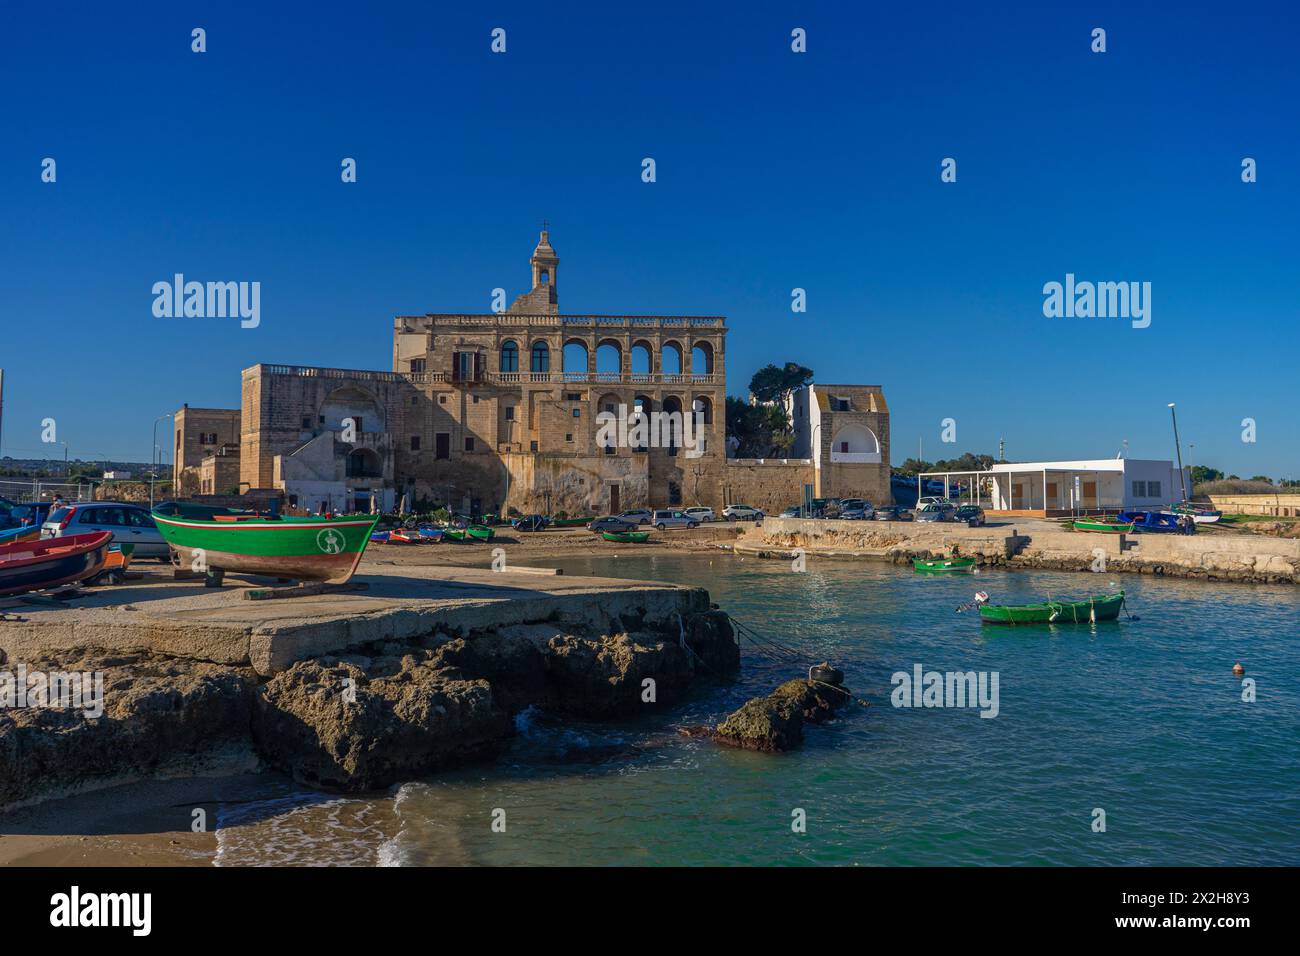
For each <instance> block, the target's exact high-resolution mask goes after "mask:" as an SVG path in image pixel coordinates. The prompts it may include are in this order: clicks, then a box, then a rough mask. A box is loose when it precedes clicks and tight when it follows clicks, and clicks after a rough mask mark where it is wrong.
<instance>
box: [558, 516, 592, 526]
mask: <svg viewBox="0 0 1300 956" xmlns="http://www.w3.org/2000/svg"><path fill="white" fill-rule="evenodd" d="M592 520H594V518H593V516H591V515H588V516H587V517H586V518H551V519H550V523H551V525H552V526H553V527H556V528H581V527H582V526H584V525H585V524H586V523H587V522H588V521H592Z"/></svg>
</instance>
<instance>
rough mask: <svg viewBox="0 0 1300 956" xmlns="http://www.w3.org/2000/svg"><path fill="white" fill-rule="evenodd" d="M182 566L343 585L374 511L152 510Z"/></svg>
mask: <svg viewBox="0 0 1300 956" xmlns="http://www.w3.org/2000/svg"><path fill="white" fill-rule="evenodd" d="M153 517H154V521H155V523H156V524H157V525H158V531H159V532H160V533H161V534H162V536H163V539H164V540H165V541H166V542H167V543H168V544H169V545H171V548H172V550H173V551H175V552H176V553H177V554H179V555H180V557H181V562H182V566H183V567H206V568H209V569H211V570H214V571H242V572H244V573H246V574H265V575H270V576H274V577H283V578H296V579H298V580H301V581H324V582H325V583H327V584H343V583H345V582H346V581H348V580H349V579H350V578H351V577H352V575H353V573H354V572H355V571H356V569H357V565H358V564H359V563H360V562H361V555H362V554H364V553H365V550H366V545H367V544H369V542H370V535H371V533H372V532H373V531H374V529H375V525H377V524H378V523H379V515H357V516H355V517H348V518H295V517H275V518H272V517H267V518H257V519H253V520H245V521H215V520H214V521H207V520H204V519H201V518H178V517H169V516H168V515H161V514H157V513H155V514H154V516H153Z"/></svg>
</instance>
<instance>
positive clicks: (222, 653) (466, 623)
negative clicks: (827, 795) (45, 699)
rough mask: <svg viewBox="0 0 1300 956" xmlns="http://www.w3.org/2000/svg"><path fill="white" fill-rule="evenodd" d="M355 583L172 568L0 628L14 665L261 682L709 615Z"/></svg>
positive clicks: (384, 572)
mask: <svg viewBox="0 0 1300 956" xmlns="http://www.w3.org/2000/svg"><path fill="white" fill-rule="evenodd" d="M354 580H357V581H364V582H365V583H367V584H368V585H369V587H368V589H367V590H365V591H360V592H354V593H342V594H321V595H311V596H307V597H302V598H292V599H286V600H280V601H246V600H244V598H243V594H242V591H243V590H244V588H245V587H254V586H259V587H264V586H265V585H266V580H265V579H257V578H252V577H249V578H246V579H245V578H236V577H234V576H231V575H228V576H227V577H226V584H227V586H226V587H225V588H222V589H210V588H205V587H203V585H202V582H178V581H173V580H171V578H170V572H169V571H167V570H164V569H161V568H160V569H158V570H157V571H154V570H152V569H151V570H150V572H149V573H148V574H147V576H146V577H145V578H144V579H143V580H141V581H139V582H132V583H128V584H125V585H119V586H117V587H111V588H100V589H96V590H94V591H92V592H90V593H89V594H88V595H87V596H86V597H84V598H79V599H77V600H75V601H73V602H71V606H68V607H61V608H49V607H32V608H30V609H27V608H24V609H22V610H20V611H19V612H18V613H19V614H20V615H21V616H22V617H23V618H25V620H24V621H21V622H15V621H3V622H0V650H2V651H4V653H5V654H6V655H7V657H8V659H9V660H10V661H18V660H22V659H25V658H29V657H33V656H35V655H37V654H39V653H44V652H50V651H57V650H61V649H66V648H70V647H103V648H107V649H110V650H123V651H125V650H129V649H135V648H141V647H144V648H149V649H151V650H154V651H157V652H160V653H165V654H170V655H173V656H176V657H184V658H190V659H195V660H204V661H213V662H215V663H223V664H249V665H252V667H254V668H255V669H256V670H257V671H258V672H259V673H262V674H271V673H274V672H276V671H279V670H283V669H285V668H286V667H288V666H289V665H291V664H292V663H293V662H294V661H298V660H303V659H305V658H308V657H315V656H318V655H321V654H329V653H337V652H341V651H344V650H346V649H348V648H350V647H355V646H357V645H359V644H364V643H367V642H370V641H376V640H404V639H411V638H417V637H422V636H425V635H428V634H431V633H433V632H434V631H435V630H438V631H445V632H448V633H450V634H454V635H464V634H467V633H469V632H471V631H475V630H480V629H485V628H496V627H503V626H509V625H513V624H532V623H537V622H540V621H547V620H555V621H560V622H571V623H575V624H578V623H581V624H584V625H588V626H590V625H593V624H596V625H600V626H608V627H609V629H610V630H611V631H616V630H618V629H619V626H620V625H619V621H620V620H626V621H628V622H633V621H643V622H645V623H646V624H648V625H651V626H655V625H662V624H666V623H669V622H671V621H672V620H673V618H674V615H675V614H682V615H685V614H686V613H688V612H690V611H695V610H702V609H704V608H706V607H707V606H708V593H707V592H706V591H704V590H703V589H701V588H686V587H679V586H677V585H667V584H655V583H649V582H640V581H625V580H620V579H616V578H592V577H569V576H563V575H556V576H545V577H542V576H538V575H536V574H529V573H513V572H511V571H510V570H509V569H507V570H506V571H503V572H494V571H489V570H485V569H478V568H437V567H395V566H394V567H384V566H374V565H371V566H368V567H366V573H364V574H358V575H357V576H356V577H355V578H354Z"/></svg>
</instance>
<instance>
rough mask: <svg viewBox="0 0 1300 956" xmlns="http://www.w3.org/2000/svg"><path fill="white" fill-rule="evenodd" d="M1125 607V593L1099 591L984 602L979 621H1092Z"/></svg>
mask: <svg viewBox="0 0 1300 956" xmlns="http://www.w3.org/2000/svg"><path fill="white" fill-rule="evenodd" d="M1123 607H1124V592H1123V591H1117V592H1115V593H1114V594H1096V595H1093V596H1092V597H1090V598H1085V599H1084V600H1082V601H1047V602H1045V603H1043V604H981V605H980V606H979V610H980V620H981V621H983V622H984V623H986V624H1091V623H1093V622H1095V621H1113V620H1115V619H1116V618H1117V617H1119V612H1120V609H1121V608H1123Z"/></svg>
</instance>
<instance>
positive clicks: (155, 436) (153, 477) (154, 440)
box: [149, 413, 172, 511]
mask: <svg viewBox="0 0 1300 956" xmlns="http://www.w3.org/2000/svg"><path fill="white" fill-rule="evenodd" d="M171 417H172V416H171V414H170V413H168V414H166V415H159V416H158V417H157V418H155V419H154V420H153V437H152V438H151V442H152V451H150V455H152V456H153V458H152V460H153V470H152V471H151V472H150V474H149V510H150V511H152V510H153V483H154V481H155V480H157V478H158V423H159V422H160V421H162V420H163V419H164V418H171Z"/></svg>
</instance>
